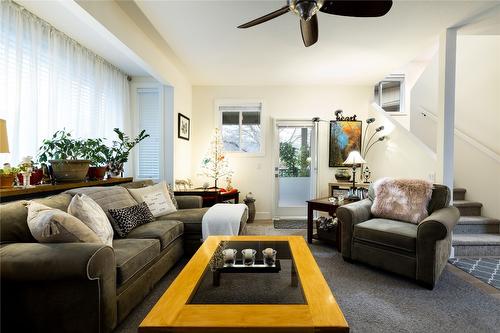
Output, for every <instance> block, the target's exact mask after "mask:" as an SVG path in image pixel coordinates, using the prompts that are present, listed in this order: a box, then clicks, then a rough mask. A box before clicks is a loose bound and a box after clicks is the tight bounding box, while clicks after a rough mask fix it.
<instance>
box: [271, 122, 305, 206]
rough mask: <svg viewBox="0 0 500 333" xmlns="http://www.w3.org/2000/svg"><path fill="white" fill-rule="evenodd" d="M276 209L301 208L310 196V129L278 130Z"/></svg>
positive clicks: (289, 128) (292, 128)
mask: <svg viewBox="0 0 500 333" xmlns="http://www.w3.org/2000/svg"><path fill="white" fill-rule="evenodd" d="M278 135H279V166H278V177H279V194H278V198H279V200H278V206H279V207H304V206H305V204H306V200H309V199H310V193H311V128H310V127H279V128H278Z"/></svg>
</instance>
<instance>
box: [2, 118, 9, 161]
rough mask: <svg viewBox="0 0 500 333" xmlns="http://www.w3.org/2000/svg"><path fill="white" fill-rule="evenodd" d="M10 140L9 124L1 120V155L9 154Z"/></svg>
mask: <svg viewBox="0 0 500 333" xmlns="http://www.w3.org/2000/svg"><path fill="white" fill-rule="evenodd" d="M9 152H10V151H9V138H8V137H7V122H6V121H5V119H0V153H9Z"/></svg>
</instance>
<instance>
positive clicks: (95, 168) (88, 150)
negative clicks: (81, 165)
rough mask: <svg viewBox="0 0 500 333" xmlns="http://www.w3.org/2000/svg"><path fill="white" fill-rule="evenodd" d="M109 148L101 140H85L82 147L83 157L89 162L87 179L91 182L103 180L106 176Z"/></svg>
mask: <svg viewBox="0 0 500 333" xmlns="http://www.w3.org/2000/svg"><path fill="white" fill-rule="evenodd" d="M108 155H109V148H108V146H106V145H105V144H104V143H103V140H102V139H101V138H97V139H87V140H86V141H85V144H84V146H83V157H84V158H85V159H87V160H89V161H90V167H89V171H88V173H87V177H88V178H89V179H93V180H103V179H104V176H105V175H106V169H107V162H108V158H107V157H108Z"/></svg>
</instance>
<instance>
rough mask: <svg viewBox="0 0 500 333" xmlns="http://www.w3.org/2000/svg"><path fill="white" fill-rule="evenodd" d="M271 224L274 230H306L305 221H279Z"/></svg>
mask: <svg viewBox="0 0 500 333" xmlns="http://www.w3.org/2000/svg"><path fill="white" fill-rule="evenodd" d="M273 222H274V229H307V220H292V219H279V220H273Z"/></svg>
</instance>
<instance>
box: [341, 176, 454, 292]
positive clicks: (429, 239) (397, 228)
mask: <svg viewBox="0 0 500 333" xmlns="http://www.w3.org/2000/svg"><path fill="white" fill-rule="evenodd" d="M373 199H374V192H373V189H372V188H371V187H370V190H369V197H368V198H367V199H364V200H361V201H358V202H355V203H351V204H348V205H345V206H342V207H339V208H338V209H337V217H338V218H339V221H340V223H341V228H342V245H341V248H342V257H343V258H344V260H346V261H359V262H363V263H366V264H369V265H372V266H376V267H380V268H382V269H385V270H388V271H391V272H394V273H397V274H401V275H404V276H407V277H410V278H413V279H416V280H417V282H418V283H420V284H422V285H424V286H426V287H427V288H430V289H432V288H434V285H435V284H436V282H437V280H438V279H439V276H440V275H441V273H442V271H443V269H444V267H445V265H446V262H447V260H448V257H449V256H450V252H451V232H452V230H453V228H454V227H455V225H456V224H457V222H458V218H459V212H458V209H457V208H455V207H452V206H449V203H450V190H449V189H448V187H446V186H443V185H434V188H433V191H432V198H431V200H430V202H429V205H428V206H427V210H428V213H429V216H428V217H427V218H426V219H425V220H423V221H422V222H420V223H419V224H418V225H416V224H412V223H408V222H402V221H396V220H390V219H384V218H376V217H374V216H372V214H371V205H372V203H373Z"/></svg>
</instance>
